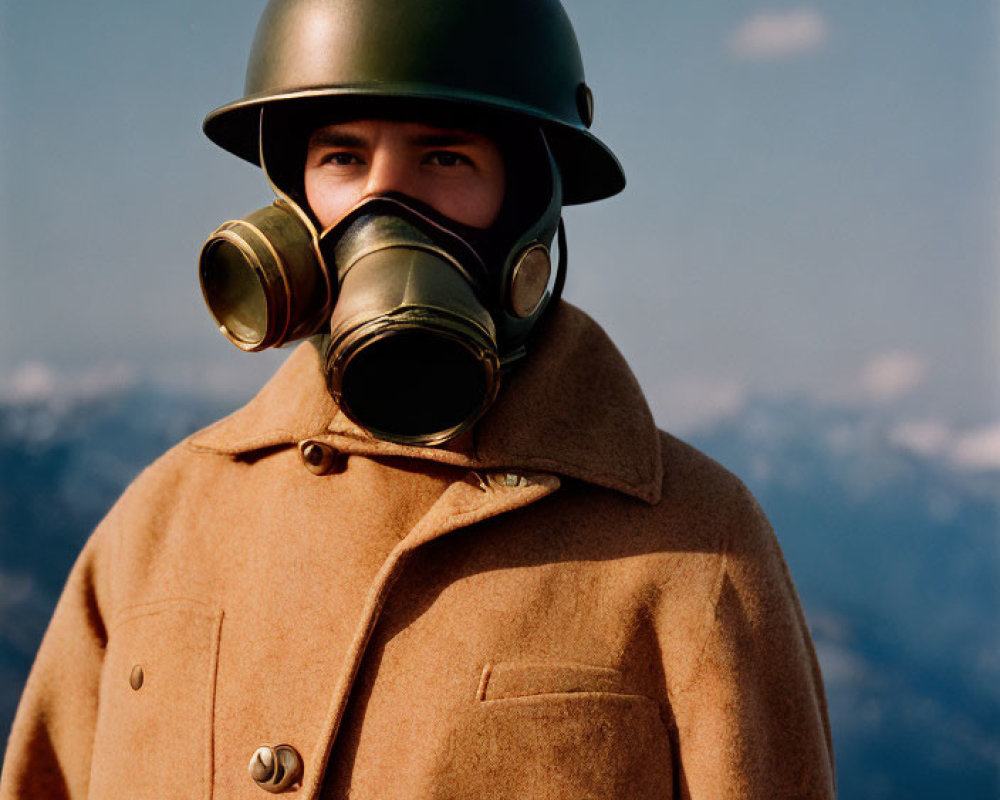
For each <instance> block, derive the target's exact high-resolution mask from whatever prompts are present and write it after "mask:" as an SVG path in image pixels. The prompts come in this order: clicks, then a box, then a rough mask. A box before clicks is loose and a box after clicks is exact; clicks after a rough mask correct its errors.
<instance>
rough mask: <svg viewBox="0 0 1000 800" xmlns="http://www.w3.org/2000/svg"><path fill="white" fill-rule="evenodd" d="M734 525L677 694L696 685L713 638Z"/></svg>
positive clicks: (728, 530)
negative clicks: (694, 651) (693, 653)
mask: <svg viewBox="0 0 1000 800" xmlns="http://www.w3.org/2000/svg"><path fill="white" fill-rule="evenodd" d="M733 527H734V525H733V524H732V523H730V524H729V525H727V526H726V533H725V534H724V536H723V538H722V542H721V545H722V547H721V550H722V554H721V556H720V558H719V570H718V572H717V573H716V576H715V585H714V588H713V590H712V594H711V599H710V601H709V603H708V608H707V609H706V610H705V613H704V619H703V621H702V625H703V626H704V629H705V631H704V635H703V636H702V637H701V644H700V645H699V646H698V655H697V657H696V658H695V659H694V662H693V663H692V664H691V668H690V672H689V673H688V675H686V676H685V679H684V680H683V681H682V683H681V685H680V686H679V687H677V689H676V690H675V691H674V692H673V694H675V695H681V694H684V693H685V692H687V691H688V690H689V689H691V687H692V686H693V685H694V683H695V681H696V680H697V679H698V673H699V672H700V670H701V665H702V662H703V661H704V660H705V655H706V653H707V652H708V643H709V640H710V639H711V638H712V634H713V629H714V627H715V615H716V611H717V609H718V607H719V601H720V600H721V599H722V587H723V586H724V585H725V578H726V573H727V572H728V570H729V545H730V534H731V532H732V529H733Z"/></svg>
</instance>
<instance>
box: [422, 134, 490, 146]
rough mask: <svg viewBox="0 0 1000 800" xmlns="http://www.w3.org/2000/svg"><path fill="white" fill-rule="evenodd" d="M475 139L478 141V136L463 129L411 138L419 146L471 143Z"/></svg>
mask: <svg viewBox="0 0 1000 800" xmlns="http://www.w3.org/2000/svg"><path fill="white" fill-rule="evenodd" d="M477 141H479V137H477V136H475V135H473V134H471V133H465V132H464V131H442V132H441V133H427V134H423V135H421V136H417V137H415V138H414V139H413V143H414V144H416V145H419V146H421V147H454V146H455V145H461V144H473V143H474V142H477Z"/></svg>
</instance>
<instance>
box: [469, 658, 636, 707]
mask: <svg viewBox="0 0 1000 800" xmlns="http://www.w3.org/2000/svg"><path fill="white" fill-rule="evenodd" d="M580 692H604V693H611V694H635V693H634V692H629V691H628V690H627V689H626V688H625V684H624V679H623V676H622V674H621V672H619V671H618V670H616V669H613V668H611V667H595V666H591V665H590V664H573V663H528V662H525V663H519V662H508V663H501V664H487V665H486V668H485V669H484V670H483V675H482V678H481V679H480V681H479V699H480V700H487V701H488V700H509V699H512V698H515V697H533V696H536V695H546V694H576V693H580Z"/></svg>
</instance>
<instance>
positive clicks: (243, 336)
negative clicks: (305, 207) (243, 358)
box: [198, 199, 330, 352]
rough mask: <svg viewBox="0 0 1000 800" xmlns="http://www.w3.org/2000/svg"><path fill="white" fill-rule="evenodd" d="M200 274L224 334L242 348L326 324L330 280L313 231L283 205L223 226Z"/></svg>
mask: <svg viewBox="0 0 1000 800" xmlns="http://www.w3.org/2000/svg"><path fill="white" fill-rule="evenodd" d="M198 272H199V277H200V279H201V289H202V294H203V295H204V298H205V303H206V304H207V305H208V309H209V311H210V312H211V314H212V317H213V318H214V319H215V322H216V324H217V325H218V326H219V330H220V332H221V333H222V334H223V335H224V336H225V337H226V338H227V339H229V340H230V341H231V342H232V343H233V344H234V345H236V346H237V347H239V348H240V349H241V350H247V351H252V352H255V351H258V350H264V349H266V348H268V347H277V346H278V345H281V344H283V343H284V342H287V341H293V340H295V339H301V338H303V337H305V336H309V335H310V334H312V333H315V332H316V330H318V329H319V328H320V327H321V326H322V324H323V322H324V321H325V319H324V312H325V311H326V310H327V309H328V308H329V305H330V303H329V294H330V282H329V280H328V279H327V278H326V275H325V269H324V265H323V264H322V260H321V258H320V256H319V253H318V251H317V250H316V248H315V246H314V236H313V234H312V232H311V231H310V230H309V229H308V228H307V227H306V226H305V225H304V224H303V223H302V221H301V219H300V218H299V215H298V214H296V213H295V211H294V210H293V209H291V208H289V206H288V204H287V203H286V202H285V201H284V200H281V199H279V200H276V201H275V202H274V203H273V204H272V205H270V206H268V207H267V208H262V209H260V210H258V211H255V212H253V213H252V214H249V215H247V216H246V217H245V218H243V219H239V220H231V221H229V222H226V223H224V224H222V225H220V226H219V227H218V228H217V229H216V230H215V231H214V232H213V233H212V235H211V236H209V238H208V240H207V241H206V242H205V244H204V246H203V247H202V250H201V257H200V259H199V269H198Z"/></svg>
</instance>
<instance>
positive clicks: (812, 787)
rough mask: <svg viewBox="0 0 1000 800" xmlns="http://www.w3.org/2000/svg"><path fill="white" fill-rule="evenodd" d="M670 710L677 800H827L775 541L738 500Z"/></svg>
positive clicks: (815, 693) (819, 726)
mask: <svg viewBox="0 0 1000 800" xmlns="http://www.w3.org/2000/svg"><path fill="white" fill-rule="evenodd" d="M745 497H746V498H747V499H746V501H745V502H744V503H741V504H738V506H739V507H738V510H737V513H736V520H735V523H734V524H733V525H731V526H729V530H728V531H727V532H726V533H725V539H726V542H725V544H724V546H723V548H722V553H721V555H720V557H719V561H718V571H717V574H716V576H715V581H714V585H713V590H712V592H711V600H710V602H709V603H708V604H707V606H706V607H705V613H704V617H703V620H704V621H703V623H702V631H701V635H700V636H699V637H698V646H697V650H696V653H695V656H694V657H693V658H692V660H691V662H690V663H691V667H690V669H689V671H688V673H687V674H686V675H685V676H684V679H683V683H682V685H680V686H678V687H674V689H673V691H671V692H670V694H671V698H670V700H671V706H672V712H673V716H674V723H675V725H676V728H677V753H678V755H679V761H680V764H679V768H680V769H679V794H680V797H681V798H684V799H685V800H717V798H726V800H751V798H752V799H753V800H792V799H793V798H795V800H827V798H831V799H832V798H833V797H834V796H835V779H834V763H833V745H832V738H831V733H830V725H829V720H828V716H827V708H826V698H825V695H824V691H823V683H822V678H821V675H820V670H819V664H818V662H817V659H816V654H815V651H814V649H813V644H812V639H811V637H810V635H809V631H808V628H807V627H806V623H805V618H804V616H803V613H802V608H801V605H800V603H799V599H798V596H797V594H796V592H795V588H794V586H793V585H792V581H791V577H790V576H789V573H788V568H787V566H786V564H785V561H784V558H783V556H782V554H781V550H780V548H779V546H778V543H777V540H776V539H775V537H774V534H773V532H772V530H771V527H770V525H769V524H768V522H767V519H766V518H765V517H764V514H763V512H762V511H761V510H760V507H759V506H758V505H757V503H756V501H754V500H753V498H752V497H750V496H749V493H746V495H745Z"/></svg>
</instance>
